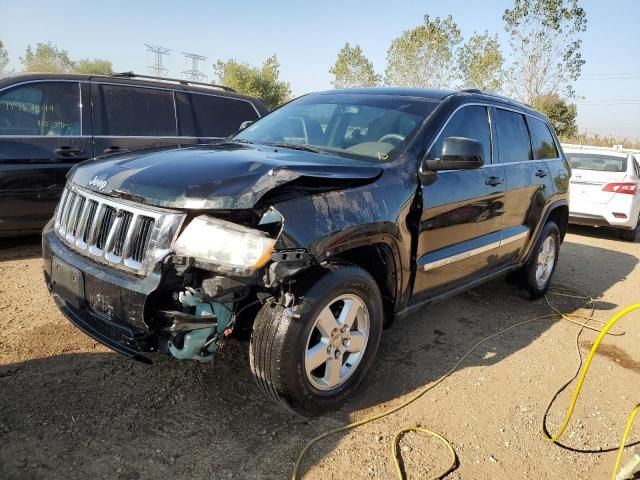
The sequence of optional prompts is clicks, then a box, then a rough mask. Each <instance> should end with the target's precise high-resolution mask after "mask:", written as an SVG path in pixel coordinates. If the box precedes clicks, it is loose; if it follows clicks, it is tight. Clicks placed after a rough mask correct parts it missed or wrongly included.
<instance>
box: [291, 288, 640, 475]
mask: <svg viewBox="0 0 640 480" xmlns="http://www.w3.org/2000/svg"><path fill="white" fill-rule="evenodd" d="M576 290H577V289H576ZM554 293H555V294H557V295H560V296H565V297H571V298H584V299H585V300H587V299H588V302H587V303H586V304H585V306H586V305H588V304H589V303H590V304H591V305H592V309H591V314H590V315H589V316H585V315H579V314H572V313H564V312H561V311H560V310H559V309H558V308H556V307H555V306H554V305H553V304H551V302H550V301H549V299H548V298H546V297H545V298H546V301H547V304H548V305H549V307H551V309H552V310H553V311H554V313H552V314H548V315H542V316H539V317H535V318H532V319H529V320H525V321H522V322H518V323H516V324H514V325H511V326H510V327H507V328H505V329H503V330H500V331H499V332H496V333H494V334H492V335H489V336H487V337H485V338H483V339H482V340H480V341H479V342H477V343H476V344H475V345H473V346H472V347H471V348H470V349H469V350H467V352H466V353H465V354H464V355H462V357H461V358H460V359H459V360H458V361H457V362H456V363H455V364H454V365H453V367H451V368H450V369H449V370H448V371H447V372H446V373H445V374H444V375H442V376H441V377H440V378H438V379H437V380H436V381H435V382H433V383H432V384H431V385H428V386H426V387H424V388H423V389H421V390H419V391H418V393H416V394H415V395H413V396H412V397H410V398H409V399H408V400H406V401H405V402H402V403H400V404H399V405H397V406H395V407H393V408H391V409H389V410H387V411H385V412H382V413H379V414H376V415H372V416H370V417H366V418H363V419H362V420H359V421H356V422H353V423H349V424H347V425H343V426H342V427H338V428H335V429H332V430H329V431H327V432H324V433H322V434H320V435H318V436H316V437H314V438H312V439H311V440H310V441H309V442H308V443H307V444H306V445H305V446H304V448H303V449H302V450H301V451H300V453H299V454H298V458H297V459H296V462H295V464H294V467H293V471H292V474H291V479H292V480H296V479H297V478H298V470H299V469H300V465H301V463H302V459H303V458H304V456H305V454H306V453H307V451H308V450H309V449H310V448H311V446H313V445H314V444H315V443H317V442H318V441H320V440H322V439H323V438H326V437H328V436H330V435H334V434H336V433H339V432H343V431H346V430H351V429H353V428H356V427H359V426H361V425H364V424H366V423H370V422H373V421H375V420H378V419H380V418H383V417H386V416H388V415H391V414H393V413H395V412H397V411H398V410H401V409H403V408H404V407H406V406H407V405H409V404H410V403H413V402H415V401H416V400H418V399H419V398H420V397H422V396H423V395H424V394H426V393H427V392H428V391H430V390H432V389H434V388H435V387H436V386H438V385H439V384H440V383H442V382H443V381H444V380H445V379H446V378H447V377H449V376H450V375H451V374H452V373H454V372H455V371H456V370H457V368H458V367H459V366H460V365H461V364H462V362H463V361H464V360H466V358H467V357H468V356H469V355H471V353H473V351H475V349H476V348H478V347H479V346H480V345H482V344H483V343H485V342H487V341H489V340H491V339H493V338H495V337H498V336H501V335H503V334H505V333H507V332H509V331H511V330H513V329H515V328H517V327H520V326H522V325H525V324H528V323H531V322H534V321H537V320H542V319H551V318H554V317H557V316H559V317H560V318H562V319H564V320H567V321H569V322H571V323H574V324H577V325H580V326H581V330H580V331H582V329H584V328H588V329H591V330H595V331H599V332H600V333H599V335H598V337H597V338H596V341H595V342H594V344H593V346H592V347H591V351H590V352H589V356H588V357H587V360H586V362H585V364H584V367H583V368H582V370H581V373H580V378H579V380H578V384H577V386H576V389H575V390H574V392H573V396H572V398H571V402H570V404H569V409H568V411H567V414H566V416H565V419H564V422H563V423H562V426H561V427H560V430H559V432H558V433H557V434H556V435H555V436H553V437H551V436H547V435H546V434H545V433H544V430H543V435H544V437H545V439H546V440H547V441H548V442H551V443H555V442H557V441H558V440H559V439H560V437H561V436H562V435H563V433H564V431H565V430H566V428H567V425H568V424H569V422H570V420H571V416H572V415H573V411H574V409H575V405H576V402H577V400H578V396H579V395H580V390H581V389H582V385H583V383H584V379H585V377H586V375H587V372H588V370H589V367H590V365H591V361H592V360H593V357H594V355H595V354H596V351H597V350H598V347H599V346H600V343H601V342H602V339H603V338H604V336H605V335H607V334H609V335H624V332H622V331H618V332H616V333H613V332H611V331H610V330H611V329H612V328H613V327H614V325H615V324H616V323H617V322H618V321H619V320H620V319H622V318H623V317H625V316H626V315H627V314H629V313H630V312H632V311H634V310H637V309H640V303H636V304H633V305H631V306H630V307H627V308H625V309H624V310H622V311H621V312H619V313H617V314H616V315H614V316H613V318H611V320H609V321H608V322H606V324H604V322H600V321H597V320H595V319H593V318H592V315H593V312H594V310H595V308H594V307H593V298H592V297H591V296H590V295H588V294H584V296H576V295H572V294H570V293H567V292H566V291H565V292H562V291H558V292H554ZM579 293H581V294H582V293H584V292H580V291H579ZM575 318H581V319H583V320H585V321H584V322H579V321H577V320H575ZM589 321H595V322H598V323H601V324H603V325H604V328H602V330H599V329H597V328H595V327H593V326H591V325H588V322H589ZM639 409H640V403H639V404H638V405H636V407H635V409H634V410H633V412H632V413H631V416H630V418H629V421H628V423H627V427H626V429H625V432H624V435H623V437H622V442H621V444H620V448H619V450H618V458H617V460H616V464H615V467H614V471H613V476H612V479H613V480H615V476H616V472H617V470H618V468H619V464H620V460H621V458H622V452H623V450H624V448H625V443H626V441H627V437H628V435H629V432H630V431H631V426H632V424H633V420H634V418H635V416H636V414H637V412H638V410H639ZM408 431H418V432H423V433H426V434H428V435H431V436H434V437H436V438H438V439H439V440H440V441H441V442H442V443H444V444H445V445H446V447H447V449H448V450H449V453H450V455H451V459H452V460H451V463H450V465H449V467H448V468H447V469H446V470H444V471H442V472H441V473H439V474H438V475H437V476H436V477H433V478H434V479H439V478H443V477H444V476H446V475H447V474H448V473H450V472H451V471H452V470H453V469H454V468H455V466H456V461H457V459H456V454H455V450H454V449H453V446H452V445H451V443H450V442H449V441H448V440H447V439H446V438H445V437H443V436H442V435H440V434H438V433H436V432H433V431H431V430H428V429H426V428H421V427H418V426H412V427H404V428H402V429H401V430H399V431H398V432H396V434H395V436H394V438H393V441H392V445H391V453H392V456H393V461H394V464H395V468H396V473H397V476H398V478H399V479H400V480H404V479H405V476H404V474H403V472H402V468H401V466H400V460H399V458H398V450H397V446H398V441H399V437H400V435H402V433H404V432H408Z"/></svg>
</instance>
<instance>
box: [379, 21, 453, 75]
mask: <svg viewBox="0 0 640 480" xmlns="http://www.w3.org/2000/svg"><path fill="white" fill-rule="evenodd" d="M461 41H462V35H461V34H460V29H459V28H458V25H456V23H455V22H454V21H453V18H452V17H451V15H449V16H448V17H447V18H445V19H444V20H443V19H441V18H440V17H436V18H435V19H433V20H431V19H430V18H429V15H425V17H424V23H423V24H422V25H418V26H417V27H415V28H412V29H411V30H407V31H405V32H403V33H402V35H400V36H399V37H398V38H396V39H394V40H393V41H392V42H391V46H390V47H389V49H388V50H387V68H386V70H385V75H384V77H385V78H384V81H385V84H386V85H396V86H402V87H433V88H443V87H449V86H451V85H452V83H453V79H454V76H455V74H456V68H455V62H454V61H453V60H454V51H455V48H456V47H457V45H459V44H460V42H461Z"/></svg>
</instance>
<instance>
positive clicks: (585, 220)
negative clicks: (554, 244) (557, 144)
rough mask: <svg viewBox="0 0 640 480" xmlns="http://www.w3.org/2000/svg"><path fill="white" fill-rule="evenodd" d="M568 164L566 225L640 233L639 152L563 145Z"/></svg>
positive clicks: (626, 234) (630, 235) (623, 234)
mask: <svg viewBox="0 0 640 480" xmlns="http://www.w3.org/2000/svg"><path fill="white" fill-rule="evenodd" d="M562 149H563V150H564V153H565V155H566V156H567V159H568V160H569V163H570V164H571V182H570V186H569V195H570V196H569V223H574V224H578V225H589V226H594V227H614V228H617V229H618V231H619V232H620V238H622V239H623V240H628V241H631V242H632V241H634V240H635V239H636V236H637V234H638V231H640V150H625V149H622V148H620V147H619V146H616V147H614V148H604V147H589V146H585V145H570V144H563V145H562Z"/></svg>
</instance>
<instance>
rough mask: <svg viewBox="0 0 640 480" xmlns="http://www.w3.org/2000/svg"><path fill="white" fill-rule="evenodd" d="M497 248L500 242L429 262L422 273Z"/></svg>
mask: <svg viewBox="0 0 640 480" xmlns="http://www.w3.org/2000/svg"><path fill="white" fill-rule="evenodd" d="M498 247H500V240H498V241H497V242H492V243H490V244H488V245H483V246H482V247H477V248H474V249H472V250H467V251H466V252H462V253H458V254H456V255H452V256H450V257H446V258H442V259H440V260H436V261H434V262H429V263H427V264H425V266H424V271H425V272H428V271H429V270H433V269H435V268H439V267H444V266H445V265H449V264H450V263H454V262H459V261H460V260H464V259H466V258H469V257H473V256H475V255H479V254H481V253H484V252H487V251H489V250H493V249H494V248H498Z"/></svg>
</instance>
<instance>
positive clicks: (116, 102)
mask: <svg viewBox="0 0 640 480" xmlns="http://www.w3.org/2000/svg"><path fill="white" fill-rule="evenodd" d="M97 88H98V97H99V103H100V110H99V111H100V113H99V114H98V115H96V117H97V118H96V119H95V123H96V126H95V131H96V135H114V136H123V137H135V136H141V137H173V136H176V135H177V132H176V117H175V108H174V105H173V92H172V91H169V90H157V89H152V88H140V87H125V86H119V85H98V86H97Z"/></svg>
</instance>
